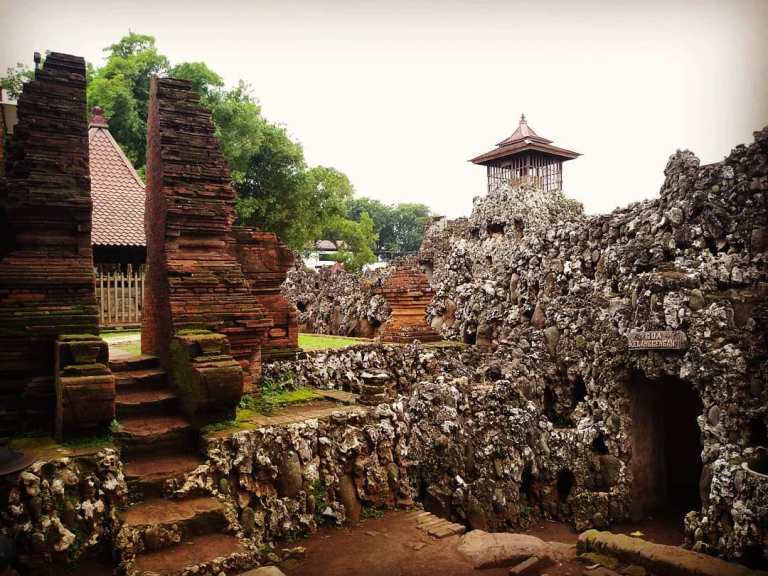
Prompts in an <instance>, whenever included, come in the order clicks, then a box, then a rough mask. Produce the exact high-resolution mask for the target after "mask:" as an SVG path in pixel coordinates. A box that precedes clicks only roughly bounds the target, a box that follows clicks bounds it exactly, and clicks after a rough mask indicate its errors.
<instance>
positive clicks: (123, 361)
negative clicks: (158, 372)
mask: <svg viewBox="0 0 768 576" xmlns="http://www.w3.org/2000/svg"><path fill="white" fill-rule="evenodd" d="M159 366H160V363H159V362H158V360H157V357H156V356H149V355H144V354H142V355H141V356H131V357H128V358H120V359H115V360H110V361H109V369H110V370H112V372H127V371H129V370H147V369H150V368H158V367H159Z"/></svg>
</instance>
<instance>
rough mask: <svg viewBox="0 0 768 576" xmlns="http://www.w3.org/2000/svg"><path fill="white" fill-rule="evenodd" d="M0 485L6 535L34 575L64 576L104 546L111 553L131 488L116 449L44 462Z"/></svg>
mask: <svg viewBox="0 0 768 576" xmlns="http://www.w3.org/2000/svg"><path fill="white" fill-rule="evenodd" d="M1 480H2V481H1V482H0V533H2V534H5V535H7V536H8V537H10V538H12V539H13V540H14V541H15V542H16V546H17V554H18V563H19V565H22V566H24V567H25V569H26V571H27V572H25V573H30V574H60V573H64V570H65V569H64V566H66V565H68V564H72V563H74V562H76V561H78V560H79V559H81V558H83V557H84V556H86V555H88V554H89V553H91V552H93V551H94V550H95V549H96V548H98V547H103V549H104V550H110V551H111V543H112V539H113V538H114V537H115V535H116V533H117V529H118V528H119V526H120V519H119V516H118V509H119V507H121V506H124V505H125V504H126V492H127V486H126V484H125V479H124V477H123V471H122V466H121V464H120V460H119V459H118V456H117V453H116V452H115V451H114V450H113V449H104V450H102V451H100V452H98V453H96V454H93V455H89V456H80V457H77V458H68V457H64V458H54V459H52V460H48V461H39V462H36V463H35V464H33V465H32V466H30V467H29V468H28V469H27V470H25V471H23V472H20V473H18V474H14V475H10V476H4V477H2V479H1Z"/></svg>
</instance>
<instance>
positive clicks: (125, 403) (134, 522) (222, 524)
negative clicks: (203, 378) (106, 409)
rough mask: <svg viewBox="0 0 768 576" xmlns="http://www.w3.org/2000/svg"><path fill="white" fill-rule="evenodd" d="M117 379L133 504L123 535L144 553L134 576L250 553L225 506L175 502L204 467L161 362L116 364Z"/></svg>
mask: <svg viewBox="0 0 768 576" xmlns="http://www.w3.org/2000/svg"><path fill="white" fill-rule="evenodd" d="M110 367H111V369H112V372H113V373H114V375H115V388H116V393H117V395H116V413H117V421H118V423H119V424H120V428H119V431H117V432H116V433H115V440H116V442H117V443H118V445H119V446H120V448H121V453H122V460H123V465H124V468H123V472H124V474H125V478H126V482H127V484H128V499H129V502H130V505H129V507H128V509H127V510H126V512H125V513H124V516H123V520H124V523H123V527H122V529H121V532H122V534H123V535H124V536H125V538H121V539H120V540H121V541H128V542H132V543H133V545H134V546H135V547H136V549H137V550H139V552H138V553H137V554H136V556H135V559H134V561H133V570H132V571H130V570H129V574H134V575H137V574H152V575H175V574H181V573H182V572H183V571H184V570H185V569H188V568H192V567H194V566H199V565H201V564H210V563H214V564H215V563H220V564H222V565H223V564H224V560H223V559H224V558H227V559H229V558H232V556H233V555H240V554H247V552H248V551H247V550H246V548H245V547H244V546H243V544H242V543H241V542H240V541H239V540H238V538H237V536H236V535H234V534H232V533H231V532H232V530H231V527H230V522H229V521H228V519H227V508H226V506H225V504H223V503H222V502H220V501H219V500H217V499H216V498H212V497H210V496H201V495H192V496H190V497H187V498H185V499H174V498H172V497H171V494H172V491H173V489H174V486H176V485H178V484H179V483H180V482H181V481H182V480H183V478H184V476H185V475H186V474H187V473H189V472H191V471H192V470H194V469H195V468H196V467H197V466H199V465H200V464H202V463H203V459H202V458H201V457H200V454H199V448H198V447H199V438H198V434H197V432H196V431H195V430H194V429H193V428H192V426H191V425H190V423H189V422H188V421H187V420H186V419H185V418H184V416H183V414H182V413H181V409H180V406H179V400H178V398H177V397H176V395H175V394H174V392H173V390H171V388H170V387H169V384H168V378H167V375H166V373H165V371H164V370H163V369H162V368H160V366H159V364H158V362H157V359H156V358H154V357H151V356H138V357H134V358H126V359H120V360H115V361H112V362H110Z"/></svg>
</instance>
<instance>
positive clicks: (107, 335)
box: [99, 330, 141, 342]
mask: <svg viewBox="0 0 768 576" xmlns="http://www.w3.org/2000/svg"><path fill="white" fill-rule="evenodd" d="M99 336H101V337H102V338H103V339H104V340H106V341H107V342H111V341H113V340H123V339H124V338H139V337H140V336H141V331H140V330H102V331H101V332H99Z"/></svg>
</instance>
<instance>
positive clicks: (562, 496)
mask: <svg viewBox="0 0 768 576" xmlns="http://www.w3.org/2000/svg"><path fill="white" fill-rule="evenodd" d="M575 484H576V477H575V476H574V475H573V472H571V471H570V470H568V468H563V469H562V470H560V472H558V473H557V498H558V500H559V501H560V502H565V501H566V500H568V496H570V495H571V491H572V490H573V486H574V485H575Z"/></svg>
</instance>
